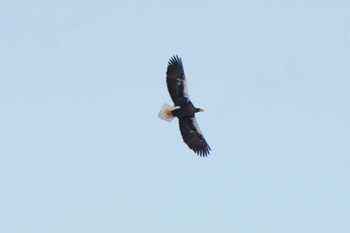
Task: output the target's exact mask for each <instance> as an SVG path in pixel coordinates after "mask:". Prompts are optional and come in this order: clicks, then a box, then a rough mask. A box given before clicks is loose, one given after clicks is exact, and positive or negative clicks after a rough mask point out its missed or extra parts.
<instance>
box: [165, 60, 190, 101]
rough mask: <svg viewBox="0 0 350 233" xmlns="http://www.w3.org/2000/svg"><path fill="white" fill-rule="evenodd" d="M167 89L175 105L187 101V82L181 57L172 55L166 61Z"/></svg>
mask: <svg viewBox="0 0 350 233" xmlns="http://www.w3.org/2000/svg"><path fill="white" fill-rule="evenodd" d="M166 74H167V75H166V82H167V85H168V91H169V94H170V97H171V99H172V100H173V102H174V104H175V106H181V105H182V104H185V103H187V102H189V96H188V90H187V82H186V77H185V72H184V68H183V66H182V61H181V58H179V57H178V56H177V55H176V56H173V57H172V58H171V59H170V60H169V63H168V69H167V72H166Z"/></svg>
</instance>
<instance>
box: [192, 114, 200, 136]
mask: <svg viewBox="0 0 350 233" xmlns="http://www.w3.org/2000/svg"><path fill="white" fill-rule="evenodd" d="M191 120H192V123H193V126H194V127H195V128H196V131H197V132H198V133H199V134H201V135H202V136H203V134H202V131H201V129H200V128H199V126H198V123H197V120H196V118H194V117H192V118H191Z"/></svg>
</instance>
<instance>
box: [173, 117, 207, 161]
mask: <svg viewBox="0 0 350 233" xmlns="http://www.w3.org/2000/svg"><path fill="white" fill-rule="evenodd" d="M179 124H180V131H181V135H182V139H183V140H184V142H185V143H186V144H187V145H188V147H189V148H190V149H192V150H193V151H194V152H196V153H197V154H198V155H200V156H203V157H205V156H207V155H209V152H210V150H211V149H210V147H209V145H208V143H207V142H206V141H205V138H204V136H203V134H202V132H201V130H200V129H199V127H198V124H197V121H196V118H195V117H184V118H179Z"/></svg>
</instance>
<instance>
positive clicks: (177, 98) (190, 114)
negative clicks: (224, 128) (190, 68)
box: [158, 56, 211, 156]
mask: <svg viewBox="0 0 350 233" xmlns="http://www.w3.org/2000/svg"><path fill="white" fill-rule="evenodd" d="M166 81H167V86H168V91H169V94H170V97H171V99H172V100H173V102H174V107H172V106H170V105H167V104H164V106H163V108H162V109H161V111H160V113H159V115H158V116H159V117H160V118H161V119H163V120H167V121H171V120H172V119H173V118H174V117H177V118H178V119H179V126H180V131H181V135H182V139H183V140H184V142H185V143H186V144H187V145H188V147H189V148H190V149H192V150H193V151H194V152H196V153H197V154H199V155H200V156H207V155H208V154H209V151H210V150H211V149H210V147H209V145H208V143H207V142H206V141H205V139H204V136H203V134H202V132H201V131H200V129H199V127H198V124H197V121H196V118H195V114H196V113H197V112H203V110H202V109H201V108H196V107H194V105H193V104H192V102H191V101H190V99H189V95H188V90H187V82H186V77H185V72H184V69H183V65H182V61H181V59H180V58H179V57H178V56H173V57H172V58H171V59H170V61H169V63H168V69H167V77H166Z"/></svg>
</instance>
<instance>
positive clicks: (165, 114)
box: [158, 104, 175, 122]
mask: <svg viewBox="0 0 350 233" xmlns="http://www.w3.org/2000/svg"><path fill="white" fill-rule="evenodd" d="M174 109H175V107H173V106H170V105H169V104H164V105H163V107H162V108H161V109H160V112H159V113H158V117H159V118H160V119H162V120H166V121H169V122H170V121H171V120H172V119H174V118H175V117H174V116H173V114H172V113H171V111H172V110H174Z"/></svg>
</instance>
